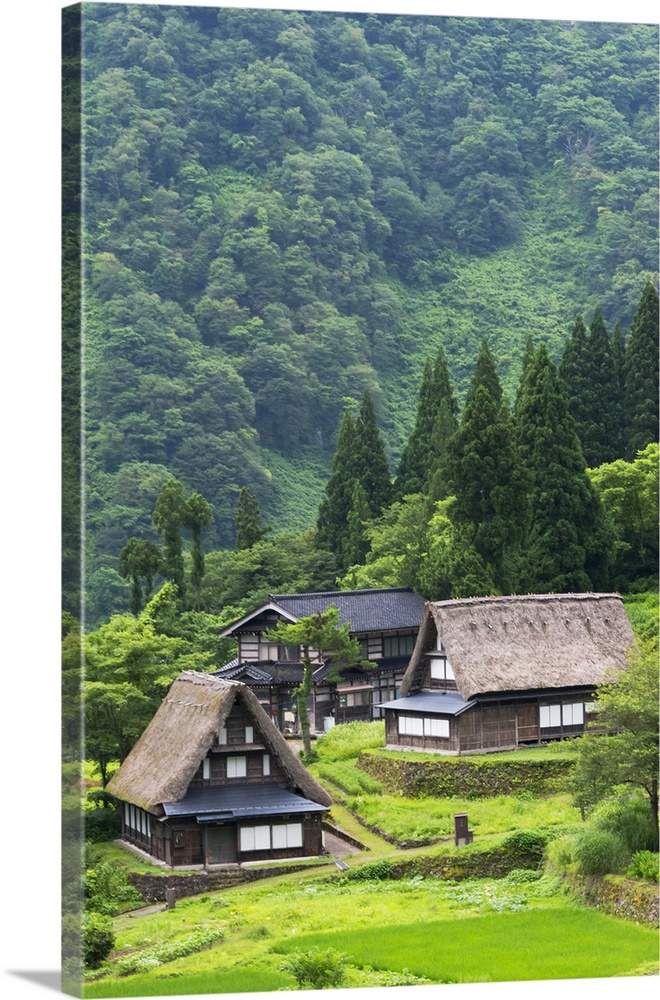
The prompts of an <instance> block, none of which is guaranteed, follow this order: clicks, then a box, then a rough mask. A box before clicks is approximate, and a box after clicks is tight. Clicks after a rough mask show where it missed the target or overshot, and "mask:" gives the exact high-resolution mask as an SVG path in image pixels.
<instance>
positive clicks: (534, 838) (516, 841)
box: [502, 830, 548, 856]
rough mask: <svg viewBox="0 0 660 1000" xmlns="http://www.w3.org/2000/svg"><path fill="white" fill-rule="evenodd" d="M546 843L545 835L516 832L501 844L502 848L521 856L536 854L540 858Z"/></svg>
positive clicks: (531, 832)
mask: <svg viewBox="0 0 660 1000" xmlns="http://www.w3.org/2000/svg"><path fill="white" fill-rule="evenodd" d="M547 843H548V837H547V835H545V834H543V833H539V832H537V831H536V832H535V831H528V830H516V832H515V833H512V834H511V835H510V836H509V837H507V838H506V840H504V842H503V845H502V846H503V847H506V848H508V849H509V850H512V851H520V852H521V853H523V854H538V855H539V856H542V854H543V851H544V850H545V847H546V845H547Z"/></svg>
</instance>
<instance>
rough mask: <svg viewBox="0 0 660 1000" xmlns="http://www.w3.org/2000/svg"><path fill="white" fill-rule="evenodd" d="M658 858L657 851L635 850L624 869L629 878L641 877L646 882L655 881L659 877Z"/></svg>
mask: <svg viewBox="0 0 660 1000" xmlns="http://www.w3.org/2000/svg"><path fill="white" fill-rule="evenodd" d="M658 859H659V855H658V852H657V851H635V853H634V854H633V856H632V858H631V859H630V864H629V865H628V868H627V869H626V874H627V875H628V876H629V877H630V878H641V879H644V880H645V881H647V882H655V883H657V881H658V878H659V877H660V874H659V873H660V868H659V866H658Z"/></svg>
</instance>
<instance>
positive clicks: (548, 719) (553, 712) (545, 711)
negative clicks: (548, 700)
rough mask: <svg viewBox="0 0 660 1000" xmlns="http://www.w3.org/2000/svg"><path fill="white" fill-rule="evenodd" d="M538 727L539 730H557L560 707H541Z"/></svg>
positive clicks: (559, 723)
mask: <svg viewBox="0 0 660 1000" xmlns="http://www.w3.org/2000/svg"><path fill="white" fill-rule="evenodd" d="M539 725H540V727H541V729H558V728H559V726H560V725H561V705H541V706H540V707H539Z"/></svg>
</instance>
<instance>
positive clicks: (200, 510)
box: [182, 493, 213, 611]
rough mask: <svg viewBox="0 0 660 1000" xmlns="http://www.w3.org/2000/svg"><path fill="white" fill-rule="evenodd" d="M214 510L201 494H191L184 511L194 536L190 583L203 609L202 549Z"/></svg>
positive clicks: (186, 523) (183, 518)
mask: <svg viewBox="0 0 660 1000" xmlns="http://www.w3.org/2000/svg"><path fill="white" fill-rule="evenodd" d="M212 517H213V508H212V507H211V504H210V503H208V502H207V501H206V500H205V499H204V497H203V496H202V495H201V493H191V494H190V496H189V497H188V499H187V500H186V504H185V507H184V509H183V515H182V520H183V524H184V526H185V527H186V528H188V529H189V530H190V533H191V535H192V552H191V556H192V567H191V570H190V583H191V585H192V588H193V590H194V592H195V606H196V608H197V610H198V611H199V610H200V608H201V603H202V602H201V596H200V595H201V588H202V580H203V579H204V549H203V548H202V530H203V529H204V528H205V527H206V526H207V525H208V524H210V523H211V518H212Z"/></svg>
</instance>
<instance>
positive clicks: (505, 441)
mask: <svg viewBox="0 0 660 1000" xmlns="http://www.w3.org/2000/svg"><path fill="white" fill-rule="evenodd" d="M447 474H448V486H449V487H450V489H451V492H452V494H453V495H454V496H455V497H456V502H455V504H454V506H453V508H452V519H453V520H454V521H455V523H456V524H457V525H460V526H463V527H464V528H465V529H467V535H466V537H467V540H468V542H469V543H470V544H471V545H472V546H473V547H474V549H475V551H476V552H477V553H478V555H479V556H480V557H481V558H482V559H483V560H484V561H485V562H486V564H487V565H489V566H490V567H492V572H493V579H494V582H495V585H496V587H497V588H498V589H499V590H501V591H502V592H505V593H506V592H512V591H514V590H515V589H516V586H517V577H518V558H519V552H518V548H519V542H520V533H521V528H522V525H523V523H524V520H525V513H526V491H525V478H524V476H523V474H522V470H521V467H520V463H519V460H518V455H517V449H516V441H515V431H514V426H513V423H512V420H511V417H510V415H509V412H508V410H507V408H506V406H505V405H504V404H503V403H502V388H501V385H500V381H499V378H498V375H497V370H496V368H495V362H494V360H493V357H492V354H491V352H490V349H489V347H488V344H487V342H486V341H485V340H484V342H483V343H482V346H481V351H480V353H479V358H478V360H477V364H476V367H475V372H474V376H473V379H472V382H471V384H470V389H469V391H468V394H467V397H466V402H465V409H464V411H463V417H462V419H461V424H460V427H459V429H458V431H457V432H456V434H455V435H454V436H453V437H452V438H451V440H450V442H449V446H448V454H447Z"/></svg>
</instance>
